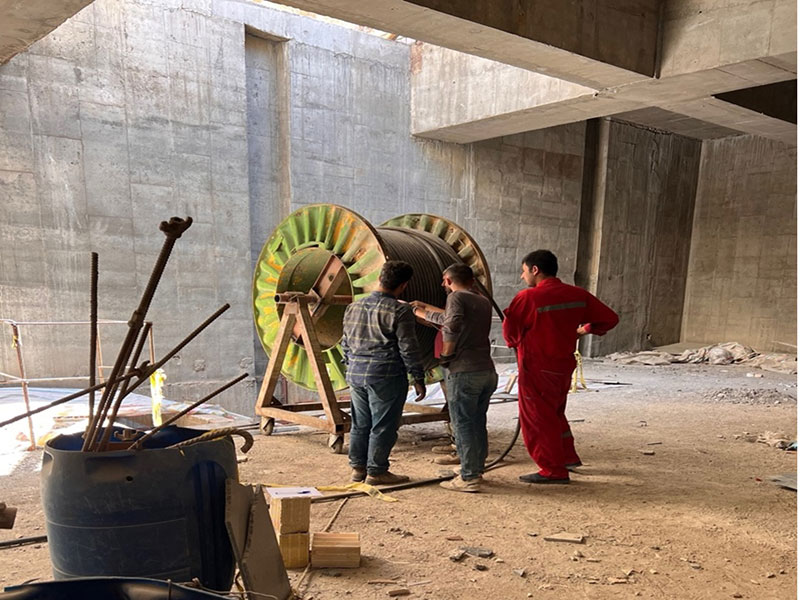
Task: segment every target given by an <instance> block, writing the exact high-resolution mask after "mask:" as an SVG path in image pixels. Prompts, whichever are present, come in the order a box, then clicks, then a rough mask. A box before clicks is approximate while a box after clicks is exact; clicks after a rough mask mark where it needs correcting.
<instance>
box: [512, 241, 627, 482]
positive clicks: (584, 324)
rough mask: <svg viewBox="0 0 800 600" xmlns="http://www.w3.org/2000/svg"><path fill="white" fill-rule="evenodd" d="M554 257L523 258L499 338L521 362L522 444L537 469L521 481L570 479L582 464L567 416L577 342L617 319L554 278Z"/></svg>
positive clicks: (609, 326)
mask: <svg viewBox="0 0 800 600" xmlns="http://www.w3.org/2000/svg"><path fill="white" fill-rule="evenodd" d="M557 273H558V259H557V258H556V256H555V255H554V254H553V253H552V252H550V251H549V250H536V251H535V252H531V253H530V254H528V255H527V256H526V257H525V258H524V259H523V260H522V276H521V279H523V280H524V281H525V283H526V284H527V285H528V288H527V289H524V290H522V291H521V292H519V293H518V294H517V295H516V296H515V297H514V299H513V300H512V301H511V304H510V305H509V307H508V308H507V309H506V310H505V316H506V317H505V320H504V321H503V337H505V340H506V343H507V344H508V347H509V348H516V350H517V362H518V366H519V380H518V381H519V420H520V426H521V429H522V439H523V440H524V442H525V447H526V448H527V449H528V453H529V454H530V455H531V458H533V460H534V461H536V464H537V465H538V466H539V472H538V473H531V474H529V475H523V476H521V477H520V480H521V481H524V482H525V483H569V470H570V469H572V468H573V467H577V466H580V465H581V459H580V458H579V457H578V454H577V453H576V452H575V441H574V440H573V438H572V432H571V431H570V428H569V423H568V422H567V417H566V414H565V410H566V406H567V393H568V392H569V388H570V384H571V380H572V372H573V371H574V370H575V354H574V353H575V342H576V340H577V339H578V338H579V337H580V336H583V335H586V334H590V333H591V334H594V335H603V334H605V333H606V332H607V331H609V330H611V329H613V328H614V327H615V326H616V324H617V323H618V322H619V317H618V316H617V314H616V313H615V312H614V311H613V310H611V309H610V308H609V307H608V306H606V305H605V304H603V303H602V302H600V300H598V299H597V298H595V297H594V296H593V295H592V294H590V293H589V292H587V291H586V290H584V289H581V288H579V287H575V286H573V285H567V284H566V283H562V282H561V280H560V279H558V278H557V277H556V275H557Z"/></svg>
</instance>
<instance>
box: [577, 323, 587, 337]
mask: <svg viewBox="0 0 800 600" xmlns="http://www.w3.org/2000/svg"><path fill="white" fill-rule="evenodd" d="M588 333H589V332H588V331H587V330H586V325H581V326H580V327H578V337H582V336H584V335H587V334H588Z"/></svg>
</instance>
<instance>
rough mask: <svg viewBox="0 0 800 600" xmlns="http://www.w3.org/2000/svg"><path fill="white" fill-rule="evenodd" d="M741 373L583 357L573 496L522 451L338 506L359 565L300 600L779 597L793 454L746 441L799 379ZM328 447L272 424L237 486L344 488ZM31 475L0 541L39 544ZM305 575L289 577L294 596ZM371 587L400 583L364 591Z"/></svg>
mask: <svg viewBox="0 0 800 600" xmlns="http://www.w3.org/2000/svg"><path fill="white" fill-rule="evenodd" d="M746 371H747V368H746V367H737V366H724V367H719V366H707V365H673V366H667V367H640V366H619V365H615V364H608V363H605V364H604V363H598V362H595V361H590V362H589V364H588V365H587V371H586V376H587V377H588V378H589V382H590V387H591V388H593V390H595V391H588V392H587V391H581V392H578V393H577V394H572V395H571V396H570V399H569V405H568V408H567V417H568V418H569V419H571V420H572V421H573V423H572V425H571V426H572V430H573V432H574V435H575V437H576V445H577V449H578V452H579V453H580V454H581V458H582V460H583V462H584V463H585V466H584V467H581V468H579V469H578V472H577V473H575V474H573V475H572V483H571V484H570V485H568V486H534V485H528V484H523V483H521V482H520V481H518V479H517V477H518V476H519V475H522V474H524V473H529V472H531V471H532V470H533V469H534V465H533V463H532V461H531V460H530V458H528V456H527V454H526V452H525V449H524V447H523V445H522V443H521V441H518V442H517V445H516V446H515V447H514V448H513V450H512V452H511V454H510V457H509V459H508V461H507V463H505V466H503V467H502V468H499V469H496V470H492V471H489V472H487V473H486V475H485V483H484V491H483V492H482V493H480V494H459V493H455V492H449V491H446V490H443V489H441V488H439V487H438V486H436V485H433V486H425V487H419V488H415V489H410V490H406V491H400V492H395V493H393V494H391V495H392V496H394V497H395V498H397V500H398V502H394V503H388V502H381V501H380V500H378V499H371V498H366V497H361V498H353V499H350V500H349V501H348V502H347V503H346V504H345V505H344V507H343V508H342V510H341V513H340V514H339V516H338V517H337V518H336V520H335V521H334V522H333V525H332V528H331V531H333V532H357V533H359V534H360V535H361V554H362V561H361V567H359V568H357V569H312V570H311V572H310V573H309V575H308V576H307V577H306V580H305V583H304V585H303V586H301V591H303V592H304V593H305V595H304V597H305V598H307V599H309V600H310V599H311V598H314V599H316V600H332V599H337V598H364V599H372V598H386V597H387V589H390V588H392V587H407V588H408V589H409V590H410V591H411V592H412V596H410V597H411V598H429V599H442V600H463V599H464V598H481V597H486V598H504V599H505V598H509V599H518V598H519V599H525V598H530V597H535V598H554V599H559V600H561V599H564V600H571V599H573V598H602V599H605V598H609V599H611V598H614V599H616V598H629V597H641V598H652V599H663V598H682V599H690V600H706V599H708V600H711V599H718V598H732V597H740V596H741V597H742V598H745V599H755V598H759V599H760V598H770V599H773V598H774V599H776V600H777V599H778V598H787V597H792V596H793V594H794V593H795V590H796V586H797V550H796V547H797V520H796V507H797V505H796V500H797V498H796V494H795V492H792V491H788V490H785V489H781V488H779V487H778V486H776V485H774V484H772V483H771V482H770V480H769V478H770V476H772V475H777V474H780V473H785V472H790V471H793V470H795V469H796V455H795V453H792V452H785V451H782V450H779V449H777V448H773V447H770V446H769V445H767V444H763V443H758V442H755V441H752V442H751V441H748V439H749V436H750V435H751V434H752V435H753V436H758V435H760V434H762V433H764V432H788V433H790V434H791V432H794V431H795V428H796V418H797V415H796V409H797V405H796V398H797V394H796V392H797V389H796V379H795V377H794V376H789V375H778V374H773V373H765V377H764V378H763V379H752V378H747V377H746V376H745V375H746ZM600 381H609V382H622V383H629V384H632V385H627V386H612V385H603V384H601V383H599V382H600ZM726 389H728V390H731V389H732V390H748V391H750V392H751V393H752V394H753V395H754V396H756V397H761V396H762V395H765V394H766V395H768V396H769V397H770V398H776V394H775V392H773V391H771V390H779V391H780V396H779V397H780V398H781V403H780V404H775V403H774V400H773V402H772V403H771V404H769V405H763V404H762V405H750V404H731V403H729V402H727V401H726V400H724V399H721V400H717V399H715V400H709V399H708V397H709V395H711V394H716V393H718V392H719V391H720V390H726ZM738 398H739V395H737V394H733V395H732V399H733V401H734V402H738ZM516 413H517V408H516V405H515V404H513V403H506V404H494V405H492V406H491V407H490V409H489V439H490V458H491V457H493V456H496V455H497V453H498V452H499V451H500V449H501V448H503V447H504V446H506V445H507V444H508V442H509V440H510V436H511V433H512V431H513V427H514V420H513V419H514V417H515V416H516ZM443 433H444V430H443V428H442V426H441V425H440V424H430V425H415V426H408V427H404V428H402V429H401V430H400V439H399V442H398V444H397V446H396V447H395V449H394V451H393V453H392V457H391V460H392V470H394V471H396V472H398V473H403V474H408V475H410V476H411V477H412V479H415V480H419V479H424V478H430V477H435V476H436V475H437V473H438V472H439V471H440V470H441V469H442V467H440V466H439V465H435V464H433V462H432V459H433V457H434V456H439V455H434V454H432V453H431V451H430V448H431V446H432V445H434V444H441V443H443V442H444V440H445V438H443V437H441V436H442V435H443ZM326 440H327V436H326V435H319V434H315V433H313V432H310V431H308V430H303V431H297V430H293V431H287V432H282V433H281V432H280V427H279V428H277V429H276V434H275V435H273V436H271V437H263V436H257V437H256V443H255V446H254V448H253V449H252V450H251V451H250V452H249V453H248V454H247V455H246V457H247V462H244V463H242V464H240V465H239V468H240V478H241V480H242V481H246V482H250V483H263V484H286V485H341V484H345V483H347V480H348V479H349V468H348V465H347V457H346V456H343V455H334V454H331V453H330V452H329V451H328V449H327V448H326V447H325V443H326ZM236 442H237V445H238V444H239V440H238V439H237V440H236ZM644 452H653V453H654V454H652V455H647V454H644ZM40 462H41V453H40V452H34V453H30V456H29V457H28V459H27V460H26V461H25V462H23V463H22V464H21V465H20V466H19V467H18V469H17V470H16V471H15V472H14V473H13V474H12V475H10V476H8V477H5V478H3V479H2V480H0V496H2V497H4V499H6V500H7V501H11V500H13V503H14V505H16V506H18V507H19V513H18V516H17V527H16V529H15V530H14V531H11V532H2V533H0V539H13V538H14V536H15V535H23V536H28V535H41V534H42V533H44V518H43V514H42V512H41V508H40V503H39V484H38V477H39V474H38V473H37V472H36V470H37V468H38V465H39V464H40ZM339 504H340V502H331V503H323V504H314V505H312V511H311V530H312V531H319V530H321V529H322V528H323V527H324V526H325V525H326V524H327V523H328V521H329V520H330V519H331V517H332V516H333V515H334V512H335V511H336V510H337V509H338V508H339ZM560 532H569V533H575V534H579V535H583V536H584V537H585V542H584V543H583V544H580V545H576V544H563V543H557V542H548V541H545V540H544V537H545V536H550V535H552V534H556V533H560ZM448 538H449V539H448ZM463 546H479V547H483V548H488V549H490V550H491V551H493V553H494V556H493V557H492V558H489V559H482V558H478V557H472V556H470V557H466V558H464V559H463V560H461V561H459V562H453V561H452V560H450V558H449V557H450V556H451V555H452V554H453V553H454V552H456V551H458V549H459V548H460V547H463ZM3 559H4V568H3V570H2V571H0V585H11V584H17V583H21V582H23V581H26V580H29V579H32V578H40V579H49V578H50V575H51V573H50V564H49V559H48V551H47V545H46V544H41V545H38V546H26V547H23V548H18V549H9V550H3ZM476 565H483V566H485V567H486V569H485V570H482V571H478V570H476V569H475V567H476ZM515 569H517V570H521V569H524V575H523V576H520V575H519V574H518V573H515V571H514V570H515ZM301 573H302V569H296V570H291V571H290V578H291V579H292V581H293V582H294V583H295V584H296V583H297V582H298V579H299V577H300V575H301ZM379 579H381V580H394V581H396V582H397V584H396V585H394V584H386V583H370V582H371V581H374V580H379ZM409 584H416V585H409Z"/></svg>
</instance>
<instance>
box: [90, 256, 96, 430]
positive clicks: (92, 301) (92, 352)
mask: <svg viewBox="0 0 800 600" xmlns="http://www.w3.org/2000/svg"><path fill="white" fill-rule="evenodd" d="M97 260H98V255H97V252H92V274H91V284H90V291H89V304H90V307H89V320H90V321H91V325H90V329H89V338H90V342H89V387H92V386H94V384H95V380H96V376H97V279H98V267H97ZM93 420H94V392H89V422H90V423H91V422H92V421H93Z"/></svg>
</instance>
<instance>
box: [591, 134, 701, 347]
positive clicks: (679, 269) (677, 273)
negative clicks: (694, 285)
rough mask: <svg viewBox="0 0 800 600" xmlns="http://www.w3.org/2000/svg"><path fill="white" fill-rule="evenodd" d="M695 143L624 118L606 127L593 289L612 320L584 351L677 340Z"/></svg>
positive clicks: (696, 158) (697, 150) (694, 173)
mask: <svg viewBox="0 0 800 600" xmlns="http://www.w3.org/2000/svg"><path fill="white" fill-rule="evenodd" d="M700 147H701V144H700V142H699V141H697V140H692V139H689V138H684V137H681V136H678V135H674V134H668V133H663V132H658V131H653V130H649V129H644V128H641V127H636V126H633V125H629V124H626V123H618V122H614V121H611V123H610V124H609V130H608V139H607V148H605V149H604V151H605V153H606V163H605V169H606V172H605V179H604V185H603V186H602V187H601V188H600V190H599V193H603V194H604V200H603V214H602V224H601V227H602V234H601V243H600V257H599V258H600V260H599V262H598V266H597V269H598V272H597V277H596V294H597V296H598V297H599V298H600V299H602V300H603V301H604V302H606V303H607V304H609V305H610V306H611V307H613V308H614V310H616V311H617V313H618V314H619V315H620V324H619V325H618V326H617V327H616V328H615V329H614V330H613V331H611V332H610V333H608V334H607V335H606V336H604V337H602V338H592V343H591V353H592V354H593V355H597V354H607V353H609V352H615V351H618V350H639V349H644V348H647V347H649V346H651V345H652V346H659V345H664V344H670V343H674V342H677V341H679V340H680V336H681V317H682V314H683V296H684V285H685V273H686V267H687V264H688V259H689V249H690V240H691V236H692V214H693V211H694V200H695V190H696V186H697V170H698V164H699V159H700Z"/></svg>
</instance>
